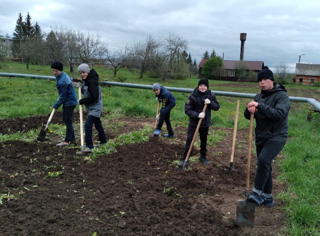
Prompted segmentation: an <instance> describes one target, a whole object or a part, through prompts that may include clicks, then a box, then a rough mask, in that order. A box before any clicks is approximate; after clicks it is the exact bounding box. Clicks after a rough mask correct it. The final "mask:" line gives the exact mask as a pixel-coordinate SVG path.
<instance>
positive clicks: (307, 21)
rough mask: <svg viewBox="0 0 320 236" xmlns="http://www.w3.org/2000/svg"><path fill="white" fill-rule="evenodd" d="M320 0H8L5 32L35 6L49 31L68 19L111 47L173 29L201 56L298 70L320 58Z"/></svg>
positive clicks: (2, 11) (35, 16) (2, 17)
mask: <svg viewBox="0 0 320 236" xmlns="http://www.w3.org/2000/svg"><path fill="white" fill-rule="evenodd" d="M319 9H320V1H319V0H304V1H301V0H299V1H298V0H260V1H256V0H219V1H218V0H192V1H191V0H90V1H88V0H87V1H81V0H80V1H79V0H78V1H76V0H54V1H52V0H14V1H13V0H1V7H0V22H1V23H0V34H2V35H6V34H9V35H10V36H12V34H13V32H14V29H15V25H16V21H17V19H18V16H19V13H21V14H22V16H23V17H25V16H26V15H27V13H28V12H29V13H30V16H31V18H32V20H31V22H32V23H35V22H38V24H39V25H40V27H41V29H42V31H43V32H46V33H49V32H50V30H51V29H57V28H58V29H59V28H61V27H66V28H68V29H73V30H81V31H84V32H90V33H93V34H96V33H97V32H98V33H99V34H100V35H101V40H103V41H105V42H106V44H107V45H108V48H110V49H112V48H118V47H121V46H125V45H129V46H130V45H133V44H134V43H135V42H139V41H141V42H143V41H145V39H146V38H147V36H148V35H152V36H153V37H154V38H156V39H161V38H164V37H168V36H169V34H170V33H172V34H175V35H177V36H180V37H182V38H183V39H185V40H187V42H188V49H187V52H188V53H190V54H191V57H192V59H193V60H194V59H196V61H197V63H198V64H199V62H200V60H201V58H202V56H203V54H204V52H205V51H206V50H207V51H208V52H209V54H211V52H212V50H215V51H216V54H217V55H218V56H221V57H223V56H224V59H225V60H239V58H240V45H241V42H240V33H247V40H246V42H245V48H244V60H246V61H263V62H264V63H265V65H267V66H269V67H270V68H271V69H272V70H273V71H274V72H275V67H276V66H277V65H279V64H280V63H284V64H286V65H287V66H288V68H289V70H290V72H294V68H295V64H296V63H297V62H298V61H299V55H302V54H305V55H302V56H301V62H303V63H312V64H320V57H319V54H320V14H319Z"/></svg>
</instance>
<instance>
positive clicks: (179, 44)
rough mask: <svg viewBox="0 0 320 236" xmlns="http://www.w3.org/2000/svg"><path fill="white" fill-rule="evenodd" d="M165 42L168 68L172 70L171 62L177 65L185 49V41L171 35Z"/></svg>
mask: <svg viewBox="0 0 320 236" xmlns="http://www.w3.org/2000/svg"><path fill="white" fill-rule="evenodd" d="M165 40H166V50H167V51H168V52H169V53H170V68H172V66H173V62H174V61H176V62H178V63H179V61H180V55H181V53H182V52H183V51H184V50H186V49H187V40H185V39H183V38H181V37H180V36H178V35H175V34H172V33H170V34H169V37H168V38H166V39H165Z"/></svg>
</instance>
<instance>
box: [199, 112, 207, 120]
mask: <svg viewBox="0 0 320 236" xmlns="http://www.w3.org/2000/svg"><path fill="white" fill-rule="evenodd" d="M205 116H206V113H204V112H200V113H199V116H198V117H199V118H200V119H203V118H204V117H205Z"/></svg>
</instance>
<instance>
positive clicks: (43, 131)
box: [37, 108, 56, 142]
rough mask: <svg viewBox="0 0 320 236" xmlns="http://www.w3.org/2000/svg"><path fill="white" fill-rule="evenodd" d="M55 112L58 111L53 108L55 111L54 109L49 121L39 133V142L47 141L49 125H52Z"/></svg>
mask: <svg viewBox="0 0 320 236" xmlns="http://www.w3.org/2000/svg"><path fill="white" fill-rule="evenodd" d="M55 111H56V109H55V108H53V109H52V112H51V114H50V116H49V119H48V122H47V124H46V125H45V126H43V127H42V128H41V130H40V133H39V135H38V137H37V140H38V141H40V142H43V141H44V140H45V138H46V134H47V132H48V127H49V124H50V122H51V120H52V117H53V114H54V113H55Z"/></svg>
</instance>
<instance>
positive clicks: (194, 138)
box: [185, 104, 207, 163]
mask: <svg viewBox="0 0 320 236" xmlns="http://www.w3.org/2000/svg"><path fill="white" fill-rule="evenodd" d="M206 109H207V104H205V105H204V107H203V110H202V112H206ZM201 122H202V118H200V119H199V121H198V125H197V128H196V131H195V132H194V135H193V138H192V142H191V144H190V147H189V151H188V154H187V156H186V159H185V163H186V162H187V161H188V160H189V157H190V153H191V150H192V147H193V144H194V141H195V140H196V137H197V134H198V131H199V128H200V125H201Z"/></svg>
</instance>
